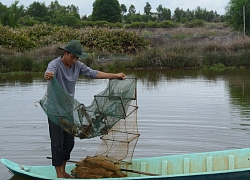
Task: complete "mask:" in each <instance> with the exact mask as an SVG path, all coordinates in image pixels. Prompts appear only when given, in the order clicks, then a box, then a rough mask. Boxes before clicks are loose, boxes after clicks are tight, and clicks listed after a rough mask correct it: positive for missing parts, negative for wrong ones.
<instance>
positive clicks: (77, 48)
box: [58, 40, 88, 59]
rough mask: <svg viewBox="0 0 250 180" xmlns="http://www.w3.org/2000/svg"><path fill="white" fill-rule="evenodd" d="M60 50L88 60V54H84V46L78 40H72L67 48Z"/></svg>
mask: <svg viewBox="0 0 250 180" xmlns="http://www.w3.org/2000/svg"><path fill="white" fill-rule="evenodd" d="M58 49H60V50H65V51H68V52H70V53H72V54H74V55H76V56H77V57H79V58H80V59H86V58H87V57H88V53H83V52H82V45H81V43H80V42H79V41H78V40H71V41H69V43H68V44H67V45H66V47H65V48H61V47H59V48H58Z"/></svg>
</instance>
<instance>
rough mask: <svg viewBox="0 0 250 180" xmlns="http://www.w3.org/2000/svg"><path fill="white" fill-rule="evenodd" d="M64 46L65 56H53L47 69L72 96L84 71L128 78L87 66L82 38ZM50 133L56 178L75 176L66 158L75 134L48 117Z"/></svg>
mask: <svg viewBox="0 0 250 180" xmlns="http://www.w3.org/2000/svg"><path fill="white" fill-rule="evenodd" d="M58 49H60V50H63V51H64V53H63V56H61V57H58V58H56V59H54V60H52V61H51V62H50V63H49V64H48V67H47V69H46V71H45V73H44V78H45V79H46V80H51V79H52V78H53V77H55V78H56V79H57V81H58V82H59V84H60V85H61V87H62V88H63V89H64V90H65V91H67V92H68V93H69V94H70V95H71V96H72V97H74V94H75V85H76V81H77V79H78V77H79V75H85V76H86V77H89V78H95V79H125V78H126V76H125V74H123V73H117V74H113V73H105V72H101V71H97V70H93V69H91V68H90V67H87V66H86V65H85V64H84V63H82V62H80V61H78V60H79V59H86V58H87V53H83V52H82V46H81V44H80V42H79V41H77V40H71V41H70V42H69V43H68V44H67V45H66V47H65V48H58ZM48 123H49V133H50V139H51V153H52V165H53V166H54V167H55V170H56V174H57V178H74V177H73V176H71V175H70V174H68V173H67V172H66V171H65V166H66V162H67V160H69V159H70V153H71V151H72V150H73V147H74V136H72V135H70V134H69V133H67V132H66V131H64V130H63V129H62V128H61V127H60V126H58V125H57V124H55V123H54V122H52V121H51V120H50V119H49V118H48Z"/></svg>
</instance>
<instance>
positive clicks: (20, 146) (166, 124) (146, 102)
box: [0, 70, 250, 180]
mask: <svg viewBox="0 0 250 180" xmlns="http://www.w3.org/2000/svg"><path fill="white" fill-rule="evenodd" d="M127 74H128V76H129V77H136V78H137V79H138V84H137V93H138V106H139V111H138V126H139V132H140V134H141V136H140V138H139V140H138V143H137V146H136V149H135V152H134V158H138V157H152V156H162V155H171V154H182V153H193V152H205V151H214V150H227V149H233V148H245V147H250V141H249V139H250V134H249V132H250V128H249V125H250V122H249V121H250V81H249V75H250V70H240V71H227V72H212V71H205V72H200V71H194V70H186V71H184V70H174V71H171V70H162V71H140V72H128V73H127ZM107 83H108V80H87V79H85V78H81V79H79V82H78V84H77V87H76V99H77V100H78V101H80V102H83V103H84V104H85V105H90V103H91V102H92V100H93V96H94V95H95V94H97V93H99V92H100V91H102V90H104V88H105V87H106V85H107ZM45 91H46V82H45V81H44V80H43V79H42V78H41V75H36V76H31V75H25V76H21V75H20V76H11V77H9V76H5V77H4V78H3V77H2V78H1V79H0V105H1V108H0V158H7V159H10V160H12V161H15V162H17V163H20V164H26V165H50V160H47V159H46V157H47V156H50V140H49V135H48V124H47V118H46V115H45V114H44V112H43V111H42V109H41V107H40V106H39V104H38V103H36V101H38V100H40V99H41V98H42V97H43V95H44V93H45ZM35 105H37V106H38V107H36V106H35ZM99 144H100V140H99V138H94V139H90V140H79V139H76V145H75V148H74V150H73V152H72V160H78V159H79V158H84V157H86V156H88V155H90V156H91V155H94V153H95V151H96V150H97V148H98V146H99ZM0 177H1V178H0V179H1V180H9V179H11V180H23V179H22V178H20V177H13V176H12V175H11V174H10V173H9V172H8V170H7V169H6V168H5V167H4V166H3V165H2V164H0Z"/></svg>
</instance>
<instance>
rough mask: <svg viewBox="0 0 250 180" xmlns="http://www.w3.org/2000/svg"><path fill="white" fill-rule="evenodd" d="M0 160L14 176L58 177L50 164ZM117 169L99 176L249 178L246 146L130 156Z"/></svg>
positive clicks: (249, 152) (178, 179)
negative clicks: (117, 173)
mask: <svg viewBox="0 0 250 180" xmlns="http://www.w3.org/2000/svg"><path fill="white" fill-rule="evenodd" d="M1 162H2V163H3V164H4V165H5V166H6V167H7V168H8V169H9V170H10V171H11V172H12V173H13V174H14V175H17V176H24V177H26V178H32V179H42V180H45V179H50V180H59V178H56V174H55V170H54V167H53V166H26V165H22V164H17V163H14V162H11V161H9V160H7V159H4V158H3V159H1ZM74 167H75V164H73V163H72V164H70V163H68V165H67V169H66V170H67V172H69V173H70V172H71V170H72V169H73V168H74ZM121 169H124V170H127V171H125V172H124V173H125V174H127V177H124V178H102V179H101V180H107V179H109V180H110V179H116V180H118V179H119V180H123V179H128V180H129V179H138V180H140V179H142V180H144V179H148V180H156V179H157V180H163V179H166V180H172V179H174V180H186V179H188V180H230V179H231V180H236V179H237V180H238V179H248V180H249V179H250V148H245V149H233V150H225V151H214V152H204V153H192V154H182V155H171V156H160V157H151V158H140V159H133V160H132V163H131V164H126V165H122V167H121ZM78 180H79V179H78Z"/></svg>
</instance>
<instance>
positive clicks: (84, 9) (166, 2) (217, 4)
mask: <svg viewBox="0 0 250 180" xmlns="http://www.w3.org/2000/svg"><path fill="white" fill-rule="evenodd" d="M53 1H55V0H53ZM118 1H119V3H120V4H125V6H126V7H127V10H128V9H129V7H130V5H131V4H133V5H134V6H135V9H136V13H138V12H140V13H141V14H143V13H144V7H145V5H146V2H149V4H150V5H151V7H152V9H151V12H157V11H156V8H157V7H158V6H159V5H160V4H161V5H162V6H163V7H165V8H167V9H170V10H171V12H172V13H173V12H174V10H175V9H176V8H177V7H179V8H180V9H183V10H184V11H186V10H187V9H188V8H189V10H195V9H196V8H197V6H200V7H201V8H202V9H205V8H206V10H207V11H211V10H213V11H217V13H218V14H220V15H224V14H225V7H226V5H227V4H228V2H229V1H230V0H151V1H150V0H118ZM0 2H1V3H2V4H3V5H7V6H9V5H11V4H12V3H14V2H15V0H1V1H0ZM33 2H41V3H43V2H45V4H46V6H48V5H49V4H50V2H51V0H19V4H18V5H21V4H22V5H24V6H25V7H28V6H29V5H30V4H32V3H33ZM58 2H59V4H60V5H64V6H67V5H71V4H73V5H75V6H78V8H79V13H80V15H81V16H83V15H90V14H91V13H92V9H93V8H92V5H93V2H94V0H70V1H69V0H58Z"/></svg>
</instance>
